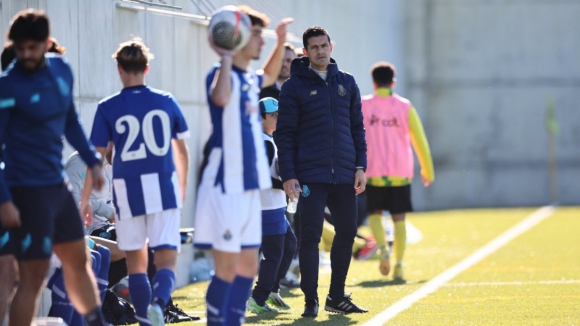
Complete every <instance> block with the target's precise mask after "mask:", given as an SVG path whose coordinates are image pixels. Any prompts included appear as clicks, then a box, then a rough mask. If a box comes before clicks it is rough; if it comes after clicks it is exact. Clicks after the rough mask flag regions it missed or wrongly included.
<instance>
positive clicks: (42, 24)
mask: <svg viewBox="0 0 580 326" xmlns="http://www.w3.org/2000/svg"><path fill="white" fill-rule="evenodd" d="M49 34H50V23H49V22H48V17H47V16H46V14H45V13H44V11H38V10H34V9H25V10H22V11H20V12H19V13H18V14H16V16H14V18H13V19H12V22H10V29H9V30H8V34H7V35H6V36H7V37H8V39H9V40H11V41H12V42H13V43H20V42H23V41H36V42H44V41H46V40H47V39H48V35H49Z"/></svg>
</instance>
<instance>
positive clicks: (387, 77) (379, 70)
mask: <svg viewBox="0 0 580 326" xmlns="http://www.w3.org/2000/svg"><path fill="white" fill-rule="evenodd" d="M396 72H397V70H396V69H395V66H394V65H393V64H392V63H389V62H384V61H382V62H377V63H375V64H374V65H373V66H372V67H371V75H372V76H373V81H374V82H375V83H376V84H377V86H378V87H390V86H391V84H392V83H393V82H394V81H395V73H396Z"/></svg>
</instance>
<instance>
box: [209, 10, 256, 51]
mask: <svg viewBox="0 0 580 326" xmlns="http://www.w3.org/2000/svg"><path fill="white" fill-rule="evenodd" d="M251 29H252V22H251V21H250V17H248V15H246V14H245V13H243V12H241V11H239V10H238V8H236V7H235V6H225V7H222V8H220V9H218V10H217V11H216V12H215V14H214V15H213V16H212V17H211V20H210V21H209V26H208V29H207V30H208V33H209V35H210V37H211V38H212V40H213V42H214V43H215V45H217V46H218V47H220V48H224V49H227V50H239V49H241V48H243V47H244V46H246V44H247V43H248V41H249V40H250V34H251Z"/></svg>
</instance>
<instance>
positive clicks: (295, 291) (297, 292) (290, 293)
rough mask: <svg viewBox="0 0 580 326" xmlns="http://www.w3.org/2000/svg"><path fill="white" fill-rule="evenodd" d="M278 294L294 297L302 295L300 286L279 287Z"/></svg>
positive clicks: (283, 296)
mask: <svg viewBox="0 0 580 326" xmlns="http://www.w3.org/2000/svg"><path fill="white" fill-rule="evenodd" d="M280 295H281V296H282V298H296V297H301V296H304V295H303V294H302V291H300V288H298V289H280Z"/></svg>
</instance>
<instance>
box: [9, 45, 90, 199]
mask: <svg viewBox="0 0 580 326" xmlns="http://www.w3.org/2000/svg"><path fill="white" fill-rule="evenodd" d="M45 58H46V65H45V66H43V67H42V68H40V69H38V70H36V71H34V72H32V73H30V72H27V71H25V70H24V69H23V68H22V67H21V66H20V65H19V63H18V62H17V61H14V62H13V63H12V64H11V65H10V66H9V67H8V68H7V69H6V71H5V72H3V73H2V74H1V75H0V144H1V145H2V161H3V163H4V168H3V169H0V203H4V202H6V201H9V200H11V196H10V192H9V187H14V186H33V187H35V186H48V185H56V184H59V183H61V182H63V181H64V177H65V172H64V168H63V160H62V150H63V140H62V136H63V135H64V136H65V137H66V139H67V140H68V142H69V143H70V144H71V145H72V146H73V147H74V148H75V149H76V150H78V151H79V154H80V155H81V157H82V159H83V160H84V161H85V163H87V165H88V166H93V165H94V164H96V163H98V162H99V158H98V156H97V154H96V153H95V151H94V148H93V146H92V145H91V144H90V143H89V142H88V141H87V138H86V136H85V134H84V132H83V129H82V127H81V124H80V122H79V118H78V115H77V113H76V111H75V106H74V102H73V92H72V89H73V75H72V71H71V69H70V67H69V65H68V63H67V62H66V61H65V60H64V59H63V58H62V57H61V56H59V55H56V54H46V56H45Z"/></svg>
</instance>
